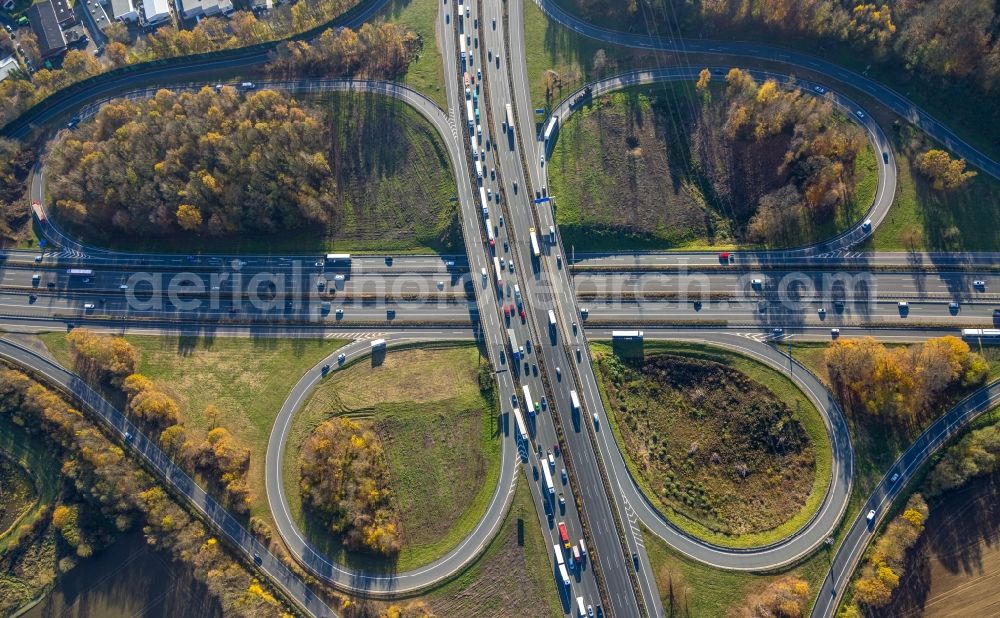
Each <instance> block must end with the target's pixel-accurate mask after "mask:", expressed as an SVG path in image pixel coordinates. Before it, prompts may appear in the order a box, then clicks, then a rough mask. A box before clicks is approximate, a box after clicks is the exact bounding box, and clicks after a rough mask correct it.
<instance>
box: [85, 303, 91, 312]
mask: <svg viewBox="0 0 1000 618" xmlns="http://www.w3.org/2000/svg"><path fill="white" fill-rule="evenodd" d="M83 310H84V311H93V310H94V303H84V304H83Z"/></svg>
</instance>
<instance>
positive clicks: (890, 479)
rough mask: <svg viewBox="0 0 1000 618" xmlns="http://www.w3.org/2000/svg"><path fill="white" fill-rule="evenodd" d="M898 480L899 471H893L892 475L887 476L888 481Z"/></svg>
mask: <svg viewBox="0 0 1000 618" xmlns="http://www.w3.org/2000/svg"><path fill="white" fill-rule="evenodd" d="M898 480H899V472H893V473H892V476H890V477H889V482H890V483H895V482H896V481H898Z"/></svg>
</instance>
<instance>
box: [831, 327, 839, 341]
mask: <svg viewBox="0 0 1000 618" xmlns="http://www.w3.org/2000/svg"><path fill="white" fill-rule="evenodd" d="M837 337H840V329H839V328H831V329H830V338H831V339H836V338H837Z"/></svg>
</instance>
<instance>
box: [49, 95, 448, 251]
mask: <svg viewBox="0 0 1000 618" xmlns="http://www.w3.org/2000/svg"><path fill="white" fill-rule="evenodd" d="M168 112H169V113H168ZM126 136H127V139H126ZM46 169H47V173H46V178H47V179H48V183H47V186H46V192H47V195H48V199H49V203H51V204H53V206H54V208H53V213H52V214H53V216H54V217H55V219H56V221H58V222H59V223H60V224H62V225H64V226H65V227H66V228H67V229H68V230H69V231H70V232H71V233H73V234H74V235H77V236H79V237H80V238H81V239H82V240H84V241H87V242H90V243H93V244H97V245H102V246H107V247H110V248H115V249H132V250H135V249H141V250H147V251H148V250H151V249H159V250H165V251H178V252H179V251H190V252H195V251H211V252H219V251H237V250H238V251H243V252H259V253H269V252H281V251H288V252H292V251H296V252H302V251H304V250H313V251H317V252H322V251H323V250H324V249H337V250H345V251H365V250H367V251H388V252H437V251H456V250H461V248H462V236H461V230H460V227H459V213H458V205H457V204H456V203H454V202H452V201H450V200H449V197H450V196H451V195H453V193H454V185H455V179H454V176H453V174H452V172H451V165H450V163H449V160H448V155H447V153H446V151H445V149H444V146H443V144H441V142H440V137H439V136H438V135H437V133H436V132H435V130H434V128H433V127H432V126H431V125H430V123H429V122H427V121H426V120H425V119H424V118H423V117H421V116H420V114H418V113H417V112H416V111H415V110H413V109H412V108H410V107H409V106H408V105H406V104H405V103H402V102H399V101H396V100H394V99H390V98H387V97H382V96H377V95H370V94H340V93H330V94H324V95H321V96H306V97H301V98H291V97H289V96H288V95H287V94H285V93H279V92H275V91H270V90H260V91H257V92H254V93H252V94H250V95H249V96H246V97H244V96H243V95H242V94H240V93H238V92H237V91H236V90H235V89H233V88H230V87H226V88H223V89H221V90H219V91H216V90H215V89H212V88H209V87H206V88H204V89H202V90H201V91H200V92H197V93H190V92H182V93H173V92H170V91H167V90H162V91H160V92H159V93H158V94H157V95H156V97H154V98H152V99H149V100H143V101H116V102H114V103H111V104H108V105H106V106H104V107H102V108H101V110H100V111H99V112H98V113H97V115H96V117H95V118H94V119H93V120H90V121H87V122H83V123H81V124H80V125H79V126H78V127H77V128H76V129H75V130H73V131H64V132H63V133H62V134H61V135H60V136H59V137H58V138H57V139H56V141H55V142H54V143H53V144H52V147H51V153H50V155H49V157H48V159H47V167H46Z"/></svg>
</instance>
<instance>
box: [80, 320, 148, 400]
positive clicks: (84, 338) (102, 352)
mask: <svg viewBox="0 0 1000 618" xmlns="http://www.w3.org/2000/svg"><path fill="white" fill-rule="evenodd" d="M66 341H67V343H69V349H70V352H71V353H72V354H73V359H74V362H75V363H76V366H77V368H78V369H79V370H80V371H81V372H82V373H84V374H86V375H89V376H91V377H93V378H94V379H96V380H99V381H102V382H104V381H106V382H109V383H111V384H114V385H116V386H118V385H120V384H121V383H122V380H124V379H125V378H126V376H129V375H131V374H133V373H135V369H136V367H137V366H138V365H139V353H138V351H136V349H135V348H134V347H132V345H131V344H130V343H129V342H128V341H126V340H125V339H124V338H123V337H114V336H110V335H99V334H97V333H95V332H93V331H91V330H90V329H87V328H75V329H73V330H72V331H70V332H69V334H68V335H66Z"/></svg>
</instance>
